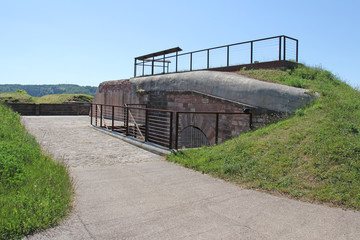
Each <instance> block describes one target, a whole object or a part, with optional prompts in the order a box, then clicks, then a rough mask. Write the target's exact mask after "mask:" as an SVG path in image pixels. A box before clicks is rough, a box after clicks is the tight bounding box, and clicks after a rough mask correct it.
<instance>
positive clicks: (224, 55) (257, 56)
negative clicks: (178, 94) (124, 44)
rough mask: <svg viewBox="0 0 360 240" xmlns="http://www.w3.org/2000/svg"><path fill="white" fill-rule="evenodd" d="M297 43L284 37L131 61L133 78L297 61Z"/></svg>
mask: <svg viewBox="0 0 360 240" xmlns="http://www.w3.org/2000/svg"><path fill="white" fill-rule="evenodd" d="M298 53H299V41H298V40H297V39H295V38H292V37H288V36H285V35H281V36H275V37H269V38H262V39H257V40H252V41H246V42H240V43H234V44H229V45H224V46H219V47H213V48H207V49H202V50H198V51H193V52H188V53H180V54H179V53H178V52H176V53H175V54H174V55H168V54H166V53H164V54H163V55H162V56H160V57H152V58H147V59H143V58H141V59H140V58H139V59H138V58H135V63H134V77H139V76H148V75H157V74H164V73H177V72H186V71H193V70H206V69H212V68H220V67H231V66H237V65H245V64H253V63H257V62H270V61H285V60H294V61H296V62H298V60H299V58H298Z"/></svg>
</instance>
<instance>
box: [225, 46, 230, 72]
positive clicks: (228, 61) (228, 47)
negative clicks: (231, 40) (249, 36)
mask: <svg viewBox="0 0 360 240" xmlns="http://www.w3.org/2000/svg"><path fill="white" fill-rule="evenodd" d="M229 52H230V46H227V58H226V66H227V67H228V66H229V64H230V57H229Z"/></svg>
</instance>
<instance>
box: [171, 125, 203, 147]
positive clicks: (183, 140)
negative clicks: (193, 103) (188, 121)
mask: <svg viewBox="0 0 360 240" xmlns="http://www.w3.org/2000/svg"><path fill="white" fill-rule="evenodd" d="M178 144H179V148H183V147H185V148H198V147H202V146H204V145H207V146H208V145H210V143H209V140H208V139H207V137H206V135H205V133H204V132H203V131H202V130H201V129H200V128H198V127H196V126H193V125H190V126H187V127H185V128H184V129H183V130H181V132H180V134H179V143H178Z"/></svg>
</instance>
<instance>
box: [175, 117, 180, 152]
mask: <svg viewBox="0 0 360 240" xmlns="http://www.w3.org/2000/svg"><path fill="white" fill-rule="evenodd" d="M178 138H179V113H178V112H176V126H175V149H176V150H177V149H179V146H178Z"/></svg>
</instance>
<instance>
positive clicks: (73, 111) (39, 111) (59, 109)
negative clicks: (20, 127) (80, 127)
mask: <svg viewBox="0 0 360 240" xmlns="http://www.w3.org/2000/svg"><path fill="white" fill-rule="evenodd" d="M6 105H8V106H9V107H10V108H11V109H12V110H13V111H15V112H18V113H20V114H21V115H88V114H89V111H90V105H91V104H90V103H64V104H45V103H44V104H37V103H7V104H6Z"/></svg>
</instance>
